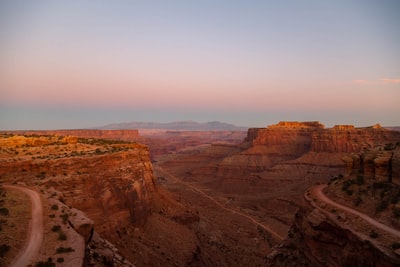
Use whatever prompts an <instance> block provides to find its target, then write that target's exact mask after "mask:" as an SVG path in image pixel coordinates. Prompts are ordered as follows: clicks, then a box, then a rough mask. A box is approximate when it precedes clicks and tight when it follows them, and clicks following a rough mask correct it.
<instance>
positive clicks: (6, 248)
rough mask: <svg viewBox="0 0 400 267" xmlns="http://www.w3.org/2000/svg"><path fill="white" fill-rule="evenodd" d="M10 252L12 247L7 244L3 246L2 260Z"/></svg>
mask: <svg viewBox="0 0 400 267" xmlns="http://www.w3.org/2000/svg"><path fill="white" fill-rule="evenodd" d="M9 250H10V246H9V245H7V244H3V245H1V246H0V258H3V256H4V255H5V254H6V253H7V252H8V251H9Z"/></svg>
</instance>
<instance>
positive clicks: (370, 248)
mask: <svg viewBox="0 0 400 267" xmlns="http://www.w3.org/2000/svg"><path fill="white" fill-rule="evenodd" d="M345 221H346V218H345V215H342V216H339V215H337V216H336V215H335V216H333V215H330V214H328V213H325V212H322V211H320V210H319V209H317V208H313V207H311V206H305V207H304V208H301V209H300V210H299V211H298V212H297V213H296V216H295V220H294V223H293V225H292V227H291V228H290V230H289V233H288V237H287V238H286V239H285V240H284V241H283V242H282V243H281V244H280V245H278V246H277V247H275V248H274V249H273V251H272V253H270V254H269V255H268V257H267V266H337V267H339V266H360V267H361V266H371V267H372V266H398V264H399V263H400V259H399V258H398V257H396V255H392V254H388V253H386V252H385V251H383V250H382V249H381V248H380V247H379V245H377V244H375V242H374V241H373V239H372V238H370V237H368V236H366V235H363V234H361V233H357V232H355V231H353V230H352V229H351V228H350V227H348V226H346V224H345Z"/></svg>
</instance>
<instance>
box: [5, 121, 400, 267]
mask: <svg viewBox="0 0 400 267" xmlns="http://www.w3.org/2000/svg"><path fill="white" fill-rule="evenodd" d="M97 138H101V139H97ZM399 142H400V132H398V131H392V130H388V129H385V128H382V127H381V126H380V125H374V126H371V127H364V128H356V127H354V126H351V125H338V126H334V127H333V128H325V127H324V125H322V124H321V123H319V122H280V123H278V124H275V125H271V126H268V127H266V128H250V129H249V130H248V131H247V132H244V131H231V130H225V131H199V132H197V131H171V130H163V131H156V130H154V129H147V130H140V129H139V130H60V131H30V132H27V131H25V132H21V131H18V132H13V133H2V136H1V138H0V147H1V151H0V161H1V165H0V179H1V182H2V184H20V185H21V184H22V185H25V186H28V187H30V188H32V189H36V191H39V192H42V195H43V198H45V199H46V203H47V204H44V205H45V206H46V205H47V206H46V207H47V208H48V211H47V212H48V214H49V215H50V214H53V213H54V211H52V210H51V207H52V206H53V205H57V206H58V207H62V208H61V210H63V212H64V214H69V217H68V218H67V219H66V220H67V221H68V224H69V225H71V228H73V229H72V230H76V232H77V233H79V235H80V236H82V240H83V242H84V247H85V248H86V249H84V250H85V255H86V256H85V259H84V260H85V261H86V264H87V266H109V265H110V264H113V265H114V266H131V265H135V266H160V265H164V266H258V265H269V266H290V265H291V264H292V266H295V265H296V266H301V265H302V264H303V266H327V265H328V266H339V265H335V263H334V262H335V260H334V257H339V258H341V259H343V261H336V262H339V263H341V264H355V263H360V262H363V261H361V258H362V257H363V255H366V254H368V252H370V251H372V252H373V253H372V254H371V255H372V256H370V257H372V258H368V261H370V262H375V263H376V264H380V263H381V262H379V261H374V259H377V258H379V257H380V255H383V254H382V252H381V250H379V249H376V247H377V246H376V244H375V243H377V242H378V241H379V240H377V239H375V240H373V242H369V243H368V246H366V245H365V242H364V241H363V239H362V238H363V235H361V238H360V236H359V235H357V234H354V232H349V231H348V230H346V227H345V226H343V224H344V223H343V221H340V219H337V216H336V217H335V216H334V219H332V220H331V219H330V218H331V217H332V216H330V215H329V216H328V215H326V214H325V213H324V212H329V210H328V211H321V210H316V208H315V207H314V206H313V205H320V204H315V203H314V202H312V201H308V200H307V197H304V196H305V195H304V194H305V192H307V190H308V189H309V188H310V187H312V186H313V185H316V184H327V183H329V184H330V185H329V187H328V189H327V191H326V190H325V191H326V192H325V193H326V194H327V195H328V196H329V197H330V198H332V199H334V200H335V201H337V202H339V203H347V204H348V203H350V204H351V203H354V201H355V199H358V198H357V196H356V194H354V195H352V196H350V195H348V194H347V193H346V191H343V189H342V187H343V184H345V183H350V182H345V181H348V180H349V181H350V180H351V181H353V180H357V177H358V176H360V174H362V177H365V180H366V181H367V180H368V181H370V182H369V183H367V182H366V183H365V185H363V186H364V187H363V188H362V190H364V191H366V192H369V191H371V192H372V191H373V190H372V189H371V188H374V183H376V182H382V183H384V185H382V186H383V187H385V186H386V184H390V186H389V187H390V188H392V187H393V189H391V190H392V191H393V192H394V193H392V194H394V195H395V194H396V192H397V191H396V190H397V186H399V180H400V177H399V173H400V172H399V168H400V165H399V163H400V162H399V149H400V148H399V144H400V143H399ZM139 143H144V144H146V145H142V144H139ZM338 177H340V178H338ZM359 179H361V178H359ZM363 179H364V178H363ZM335 183H336V184H335ZM367 186H369V188H368V187H367ZM353 187H355V183H354V184H353V183H352V184H351V185H350V186H349V187H348V188H346V190H350V189H352V190H353V191H356V188H353ZM385 188H386V187H385ZM357 190H359V189H358V188H357ZM362 190H361V191H362ZM377 190H381V191H382V190H385V189H382V188H379V189H377ZM392 191H390V192H392ZM374 192H375V191H374ZM377 192H378V191H377ZM377 192H375V193H374V194H378V195H379V194H380V193H379V192H378V193H377ZM385 192H389V191H385ZM360 194H361V193H360ZM387 194H389V193H387ZM306 196H307V195H306ZM350 197H351V198H354V199H351V201H349V198H350ZM360 198H362V203H360V205H359V207H361V208H362V211H363V212H365V213H367V214H369V215H371V216H377V217H378V218H379V219H380V220H384V221H385V222H387V221H388V220H389V221H390V222H389V224H390V225H391V227H393V228H396V229H399V224H400V223H399V221H398V218H396V217H394V216H391V215H390V209H395V210H396V208H397V206H396V205H398V204H393V203H391V204H390V205H389V203H388V205H387V206H386V207H385V208H384V210H382V211H381V212H379V214H378V215H376V214H375V213H374V212H375V209H374V207H375V206H376V205H378V204H379V203H373V204H371V203H369V201H367V198H366V197H364V196H361V197H360ZM368 203H369V204H368ZM359 207H357V208H359ZM60 215H62V214H60ZM77 218H79V219H77ZM347 218H350V215H347ZM385 218H386V219H385ZM387 218H390V219H387ZM53 219H54V218H53ZM53 219H52V218H49V220H50V221H48V222H47V224H52V223H54V222H53V221H51V220H53ZM338 220H339V221H338ZM81 221H82V222H84V223H80V222H81ZM349 222H352V221H351V220H350V219H348V220H347V223H349ZM60 224H61V225H62V222H60ZM65 231H67V230H66V229H65ZM329 232H332V233H336V234H337V236H336V237H335V236H329ZM364 235H365V234H364ZM71 236H72V234H71ZM327 239H329V240H331V241H329V242H327V241H326V240H327ZM67 241H68V240H67ZM350 241H351V242H350ZM379 242H380V241H379ZM382 242H383V241H382ZM344 243H346V244H347V245H346V247H345V246H344V245H343V244H344ZM392 243H393V242H392ZM392 243H391V245H392ZM321 244H328V245H324V246H322V247H321V249H320V250H321V251H330V250H331V251H334V253H333V252H332V253H331V254H332V255H330V254H329V253H327V252H326V253H325V252H324V253H325V254H324V255H321V253H322V252H321V251H319V250H318V249H319V247H320V246H321ZM329 244H331V245H329ZM337 247H339V248H344V250H343V251H342V252H341V251H340V250H338V249H336V250H334V249H333V248H337ZM378 247H379V245H378ZM322 248H323V249H322ZM360 248H363V249H364V250H365V253H364V254H362V253H360V254H359V258H357V257H358V256H357V255H358V254H357V253H356V252H354V251H358V250H359V249H360ZM76 250H78V248H77V249H76ZM388 250H390V248H386V250H385V251H388ZM349 251H353V252H352V253H348V254H346V253H347V252H349ZM42 254H43V255H42V256H41V258H39V259H38V260H46V259H47V258H48V257H49V255H48V254H46V253H42ZM333 254H335V255H333ZM345 254H346V255H347V256H346V255H345ZM392 254H393V253H392ZM341 255H342V256H341ZM391 257H392V258H394V259H395V260H391V258H390V257H389V258H390V259H388V260H386V261H385V264H386V266H392V265H393V264H397V263H396V257H397V256H396V254H394V255H391ZM365 259H367V258H365ZM385 259H387V257H386V258H385ZM382 262H383V261H382ZM390 264H392V265H390ZM60 266H62V264H61V265H60ZM354 266H357V265H354ZM359 266H361V265H359ZM371 266H372V265H371ZM393 266H394V265H393Z"/></svg>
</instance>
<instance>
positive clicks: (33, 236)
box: [4, 185, 43, 267]
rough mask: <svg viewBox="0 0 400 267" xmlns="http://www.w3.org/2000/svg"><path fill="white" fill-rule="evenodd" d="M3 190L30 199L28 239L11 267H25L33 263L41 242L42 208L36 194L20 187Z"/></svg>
mask: <svg viewBox="0 0 400 267" xmlns="http://www.w3.org/2000/svg"><path fill="white" fill-rule="evenodd" d="M4 187H5V188H8V189H11V190H18V191H21V192H23V193H25V194H27V195H28V196H29V197H30V199H31V203H32V206H31V210H32V219H31V221H30V224H29V230H28V237H27V240H26V244H25V247H24V248H23V250H22V251H20V253H19V254H18V255H17V256H16V257H15V259H14V260H13V262H12V263H11V265H10V266H11V267H21V266H27V265H28V264H30V263H32V261H34V260H35V259H36V257H37V255H38V253H39V249H40V247H41V245H42V241H43V208H42V202H41V200H40V196H39V194H38V193H37V192H35V191H33V190H30V189H28V188H25V187H21V186H14V185H4Z"/></svg>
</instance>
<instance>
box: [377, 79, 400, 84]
mask: <svg viewBox="0 0 400 267" xmlns="http://www.w3.org/2000/svg"><path fill="white" fill-rule="evenodd" d="M381 82H383V83H384V84H398V83H400V79H386V78H384V79H381Z"/></svg>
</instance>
